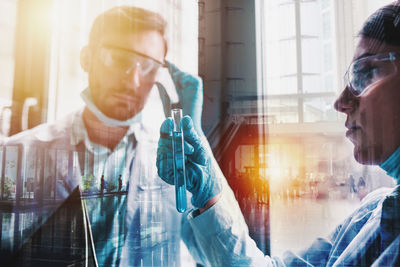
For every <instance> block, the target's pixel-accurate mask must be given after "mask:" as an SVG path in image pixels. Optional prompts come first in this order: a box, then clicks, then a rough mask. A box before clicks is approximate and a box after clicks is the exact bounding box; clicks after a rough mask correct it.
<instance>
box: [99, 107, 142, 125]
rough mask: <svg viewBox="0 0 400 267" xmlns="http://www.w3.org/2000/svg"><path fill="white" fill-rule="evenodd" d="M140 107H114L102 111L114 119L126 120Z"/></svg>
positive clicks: (138, 110)
mask: <svg viewBox="0 0 400 267" xmlns="http://www.w3.org/2000/svg"><path fill="white" fill-rule="evenodd" d="M140 111H141V109H137V108H135V109H127V108H126V107H118V106H117V107H114V108H112V109H111V110H107V111H106V112H105V111H103V112H104V114H105V115H106V116H107V117H109V118H111V119H114V120H119V121H126V120H129V119H131V118H133V117H134V116H135V115H137V114H138V113H139V112H140Z"/></svg>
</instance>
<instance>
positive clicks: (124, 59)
mask: <svg viewBox="0 0 400 267" xmlns="http://www.w3.org/2000/svg"><path fill="white" fill-rule="evenodd" d="M99 55H100V60H101V61H102V62H103V64H104V65H105V66H107V67H110V68H115V69H117V70H120V71H123V72H125V73H126V74H129V72H131V71H132V70H133V69H134V68H140V74H141V75H142V77H148V76H151V75H152V74H155V73H156V71H157V70H158V69H159V68H160V67H162V66H164V65H165V64H164V63H163V62H161V61H158V60H157V59H154V58H152V57H150V56H147V55H144V54H142V53H140V52H137V51H133V50H125V49H122V48H116V47H112V46H102V47H100V51H99Z"/></svg>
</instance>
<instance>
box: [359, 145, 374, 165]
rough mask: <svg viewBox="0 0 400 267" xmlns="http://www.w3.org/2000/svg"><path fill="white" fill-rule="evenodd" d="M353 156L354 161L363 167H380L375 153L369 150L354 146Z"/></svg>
mask: <svg viewBox="0 0 400 267" xmlns="http://www.w3.org/2000/svg"><path fill="white" fill-rule="evenodd" d="M353 154H354V159H355V160H356V161H357V162H358V163H360V164H362V165H379V162H377V160H376V158H375V156H374V153H369V151H368V150H363V149H358V148H357V146H354V151H353Z"/></svg>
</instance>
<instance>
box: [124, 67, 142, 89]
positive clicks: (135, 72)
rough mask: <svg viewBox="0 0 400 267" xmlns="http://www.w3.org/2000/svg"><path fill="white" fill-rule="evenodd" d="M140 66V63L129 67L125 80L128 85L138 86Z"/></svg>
mask: <svg viewBox="0 0 400 267" xmlns="http://www.w3.org/2000/svg"><path fill="white" fill-rule="evenodd" d="M141 72H142V69H141V66H140V64H139V63H138V64H136V65H135V66H133V67H132V68H130V69H129V70H128V71H127V72H126V74H127V80H128V82H129V84H130V85H132V87H133V88H138V87H140V80H141Z"/></svg>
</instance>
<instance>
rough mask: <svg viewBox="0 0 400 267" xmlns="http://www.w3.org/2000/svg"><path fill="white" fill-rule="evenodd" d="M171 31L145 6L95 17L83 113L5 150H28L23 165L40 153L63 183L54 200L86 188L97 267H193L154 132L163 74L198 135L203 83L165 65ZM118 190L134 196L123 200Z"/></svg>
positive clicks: (29, 229) (164, 104)
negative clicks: (161, 171)
mask: <svg viewBox="0 0 400 267" xmlns="http://www.w3.org/2000/svg"><path fill="white" fill-rule="evenodd" d="M165 29H166V22H165V21H164V19H163V18H162V17H161V16H160V15H159V14H156V13H153V12H150V11H147V10H144V9H141V8H135V7H128V6H123V7H115V8H113V9H111V10H108V11H106V12H104V13H103V14H101V15H100V16H98V17H97V18H96V20H95V21H94V23H93V26H92V28H91V32H90V38H89V44H88V45H87V46H85V47H84V48H82V51H81V66H82V68H83V69H84V71H85V72H87V74H88V88H87V89H85V90H84V91H83V92H82V94H81V95H82V98H83V100H84V102H85V104H86V105H85V107H84V108H83V110H80V111H78V112H75V113H73V114H71V115H69V116H68V117H67V118H65V119H63V120H60V121H58V122H56V123H55V124H44V125H40V126H38V127H36V128H34V129H31V130H29V131H26V132H22V133H20V134H17V135H15V136H13V137H11V138H10V139H9V140H7V143H6V145H8V146H15V145H19V146H20V147H22V148H23V149H24V155H26V159H27V160H29V158H30V157H31V156H32V155H34V154H35V153H39V154H37V155H40V157H42V159H43V160H42V161H41V162H42V164H43V168H44V169H45V170H44V172H45V173H46V172H47V173H52V174H51V176H52V177H55V178H54V179H57V180H56V181H55V182H54V183H56V184H57V185H56V190H55V192H54V193H55V198H56V199H59V200H63V199H66V198H67V197H68V196H70V195H71V193H72V192H73V191H74V190H76V189H77V188H78V186H81V193H82V195H83V196H84V198H85V200H84V203H83V207H84V210H85V211H84V212H86V213H87V215H88V219H89V221H88V223H89V225H90V229H89V233H91V235H92V239H93V241H94V247H95V253H96V258H97V261H98V264H99V265H100V266H117V265H121V266H137V265H140V264H142V265H145V266H147V265H161V263H162V264H164V265H165V266H179V265H186V264H187V263H184V262H181V261H180V258H181V256H182V255H180V251H182V249H181V248H180V218H177V217H176V215H175V214H174V216H172V214H171V213H174V212H175V199H174V193H173V192H174V187H173V186H166V185H165V184H163V183H161V182H160V181H159V179H157V174H156V171H155V157H156V146H157V140H158V137H159V132H158V128H159V126H160V125H161V123H162V121H163V120H164V119H165V117H166V116H169V107H170V106H169V105H170V101H171V99H170V98H169V94H168V91H167V89H168V88H165V87H164V86H163V85H161V84H160V83H158V82H157V77H158V75H159V73H160V71H162V68H165V67H166V68H168V72H169V75H170V76H171V78H172V80H173V82H174V85H175V87H176V90H177V92H176V93H177V95H178V97H179V101H180V104H181V106H182V108H183V113H184V114H187V115H190V116H191V117H193V118H197V119H195V120H196V122H197V127H198V130H199V131H201V125H200V120H201V109H202V85H201V81H200V80H199V79H198V78H196V77H194V76H191V75H189V74H187V73H183V72H181V71H179V69H177V67H175V66H174V65H173V64H171V63H169V62H167V61H166V60H165V56H166V54H167V47H168V46H167V42H166V39H165ZM155 85H157V86H155ZM21 145H22V146H21ZM36 151H39V152H36ZM44 162H46V163H45V164H44ZM120 174H121V175H120ZM118 176H120V177H118ZM39 179H40V178H38V180H39ZM44 183H45V184H50V181H44ZM82 187H83V189H84V190H82ZM128 187H129V188H128ZM121 189H122V191H127V190H128V195H122V196H121V194H120V193H119V191H121ZM114 195H115V196H116V197H114ZM37 198H41V197H40V196H37ZM41 201H46V199H42V198H41ZM36 209H37V210H40V206H37V207H36ZM37 210H35V212H34V213H33V219H32V220H31V223H29V224H24V225H23V226H21V227H20V229H14V230H15V231H16V232H18V230H19V231H20V232H21V233H22V241H24V240H27V239H29V237H30V236H31V235H32V234H33V233H34V232H35V230H37V229H38V228H39V227H40V225H41V223H42V222H44V221H46V220H45V218H46V217H48V216H50V215H51V214H52V213H53V212H54V209H52V210H51V212H48V213H47V214H46V216H45V218H43V217H40V219H39V218H36V217H35V216H36V214H38V212H36V211H37ZM66 239H67V238H66ZM10 242H11V241H10ZM23 243H24V242H21V245H22V244H23ZM16 247H17V248H18V247H19V246H16ZM71 249H72V245H71ZM50 255H51V253H50ZM189 260H190V258H189Z"/></svg>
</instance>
